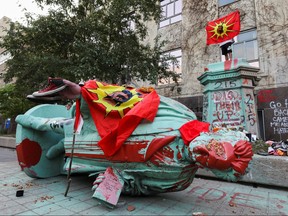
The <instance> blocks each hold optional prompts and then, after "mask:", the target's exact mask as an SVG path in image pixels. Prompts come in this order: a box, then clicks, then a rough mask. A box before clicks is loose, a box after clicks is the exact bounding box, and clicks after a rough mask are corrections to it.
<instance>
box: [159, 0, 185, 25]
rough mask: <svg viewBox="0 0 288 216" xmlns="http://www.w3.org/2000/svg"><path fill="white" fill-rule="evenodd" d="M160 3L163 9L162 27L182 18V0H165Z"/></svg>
mask: <svg viewBox="0 0 288 216" xmlns="http://www.w3.org/2000/svg"><path fill="white" fill-rule="evenodd" d="M160 5H161V9H162V18H161V20H160V24H159V27H160V28H161V27H164V26H167V25H170V24H172V23H175V22H178V21H181V20H182V15H181V13H182V0H163V1H161V2H160Z"/></svg>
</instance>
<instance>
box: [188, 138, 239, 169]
mask: <svg viewBox="0 0 288 216" xmlns="http://www.w3.org/2000/svg"><path fill="white" fill-rule="evenodd" d="M193 153H195V154H196V162H198V163H200V164H201V165H202V166H204V167H207V168H211V169H218V170H226V169H228V168H230V167H231V163H232V162H233V161H234V160H235V158H236V156H235V154H234V147H233V146H232V145H231V143H229V142H218V141H216V140H214V139H212V140H210V142H209V143H208V144H207V145H204V144H203V145H200V146H196V147H195V148H194V149H193Z"/></svg>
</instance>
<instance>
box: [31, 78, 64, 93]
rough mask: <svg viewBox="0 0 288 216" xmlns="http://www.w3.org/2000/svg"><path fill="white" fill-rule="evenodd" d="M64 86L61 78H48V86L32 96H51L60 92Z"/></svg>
mask: <svg viewBox="0 0 288 216" xmlns="http://www.w3.org/2000/svg"><path fill="white" fill-rule="evenodd" d="M65 87H66V85H65V84H64V82H63V79H62V78H51V77H49V78H48V85H47V86H46V87H45V88H44V89H41V90H39V91H36V92H34V93H33V94H32V95H33V96H35V97H42V96H47V95H53V94H55V93H57V92H59V91H62V90H63V89H64V88H65Z"/></svg>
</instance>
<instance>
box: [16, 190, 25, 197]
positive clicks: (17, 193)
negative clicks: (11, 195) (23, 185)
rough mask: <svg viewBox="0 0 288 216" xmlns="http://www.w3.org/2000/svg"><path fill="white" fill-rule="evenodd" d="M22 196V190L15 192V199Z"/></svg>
mask: <svg viewBox="0 0 288 216" xmlns="http://www.w3.org/2000/svg"><path fill="white" fill-rule="evenodd" d="M23 195H24V190H17V191H16V197H22V196H23Z"/></svg>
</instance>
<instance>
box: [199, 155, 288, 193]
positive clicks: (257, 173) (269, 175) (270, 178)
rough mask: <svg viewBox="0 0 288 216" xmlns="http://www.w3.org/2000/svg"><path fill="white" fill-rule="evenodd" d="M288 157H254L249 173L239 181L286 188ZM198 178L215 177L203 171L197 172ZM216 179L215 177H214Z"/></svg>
mask: <svg viewBox="0 0 288 216" xmlns="http://www.w3.org/2000/svg"><path fill="white" fill-rule="evenodd" d="M287 173H288V156H273V155H269V156H262V155H256V154H255V155H254V156H253V160H252V165H251V168H250V171H249V172H248V173H247V174H246V175H245V176H244V177H243V179H241V181H242V182H247V183H252V184H263V185H269V186H277V187H285V188H288V175H287ZM197 175H198V176H205V177H212V178H214V177H215V175H214V174H213V173H212V172H211V171H209V170H205V169H199V170H198V171H197ZM215 178H217V177H215Z"/></svg>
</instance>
